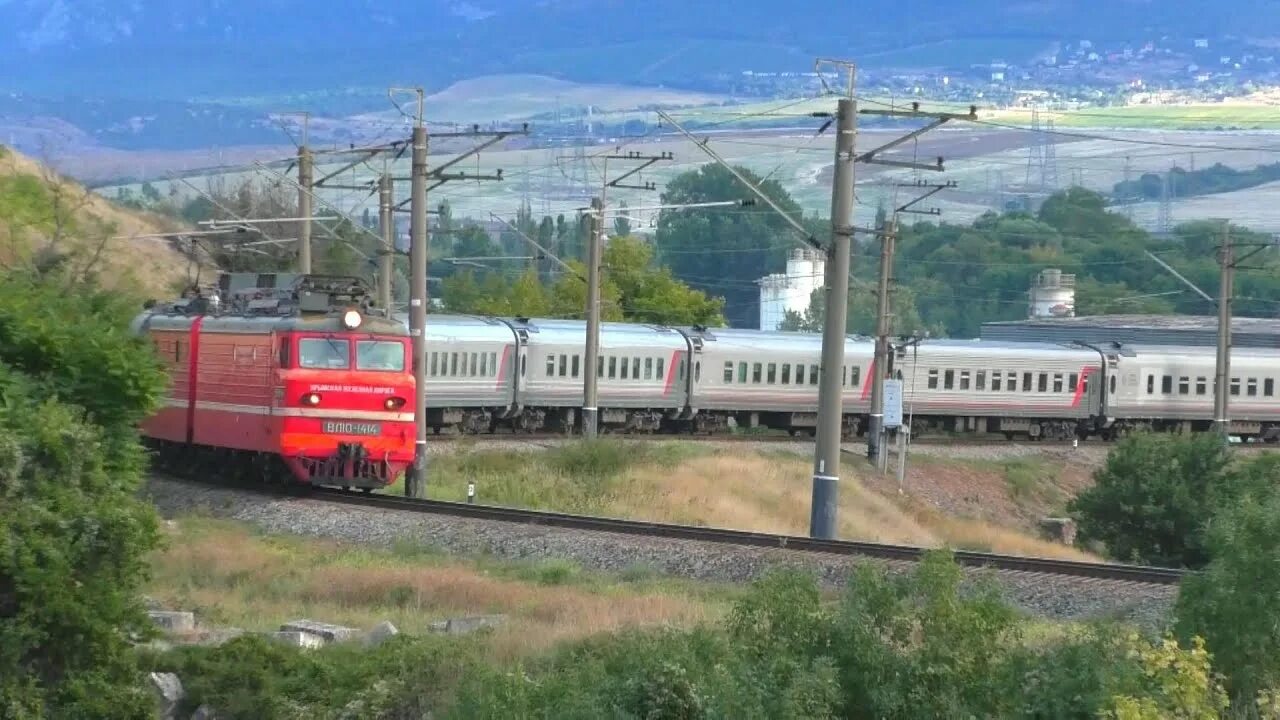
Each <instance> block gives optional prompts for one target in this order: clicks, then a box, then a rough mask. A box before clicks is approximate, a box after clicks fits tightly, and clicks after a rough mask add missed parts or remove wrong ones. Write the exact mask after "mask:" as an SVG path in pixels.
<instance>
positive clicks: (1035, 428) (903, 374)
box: [894, 340, 1104, 439]
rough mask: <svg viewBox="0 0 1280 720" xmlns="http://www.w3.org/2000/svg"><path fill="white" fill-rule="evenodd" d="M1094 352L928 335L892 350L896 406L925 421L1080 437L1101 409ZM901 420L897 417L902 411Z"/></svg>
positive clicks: (965, 428)
mask: <svg viewBox="0 0 1280 720" xmlns="http://www.w3.org/2000/svg"><path fill="white" fill-rule="evenodd" d="M1101 366H1102V357H1101V356H1100V355H1099V353H1098V352H1096V351H1094V350H1089V349H1085V348H1079V347H1073V346H1065V345H1057V344H1050V343H1008V342H989V341H980V340H934V341H926V342H923V343H920V345H919V347H918V349H916V348H910V349H905V350H903V351H901V352H900V355H899V358H898V359H897V364H896V370H895V373H894V374H895V377H899V378H900V379H902V381H903V393H902V394H903V411H904V415H905V414H906V413H907V410H908V408H909V409H910V412H911V414H912V415H913V416H914V419H915V421H916V422H915V424H916V425H917V427H915V428H913V429H914V430H916V431H917V432H919V431H921V430H923V429H925V428H928V427H933V428H935V429H941V430H949V431H958V432H993V433H997V432H998V433H1004V434H1005V435H1007V436H1010V437H1012V436H1014V435H1027V436H1029V437H1032V438H1039V437H1048V438H1059V439H1064V438H1069V437H1073V436H1086V435H1088V434H1089V432H1091V430H1092V429H1093V427H1094V422H1093V421H1094V419H1095V418H1097V417H1098V416H1099V415H1100V414H1101V408H1102V398H1103V392H1104V391H1103V383H1101V382H1091V378H1094V377H1096V376H1097V375H1098V373H1099V369H1100V368H1101ZM904 420H905V418H904Z"/></svg>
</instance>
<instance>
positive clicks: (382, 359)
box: [356, 340, 404, 372]
mask: <svg viewBox="0 0 1280 720" xmlns="http://www.w3.org/2000/svg"><path fill="white" fill-rule="evenodd" d="M356 369H357V370H383V371H386V372H404V345H402V344H401V343H398V342H395V341H392V340H360V341H358V342H357V343H356Z"/></svg>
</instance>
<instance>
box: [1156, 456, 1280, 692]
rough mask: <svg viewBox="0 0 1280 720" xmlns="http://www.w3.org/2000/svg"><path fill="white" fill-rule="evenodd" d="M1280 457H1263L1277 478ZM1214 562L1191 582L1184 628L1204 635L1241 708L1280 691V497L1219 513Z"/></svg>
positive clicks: (1184, 632)
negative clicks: (1264, 692)
mask: <svg viewBox="0 0 1280 720" xmlns="http://www.w3.org/2000/svg"><path fill="white" fill-rule="evenodd" d="M1277 459H1278V458H1277V457H1276V456H1271V457H1267V458H1265V459H1263V458H1259V459H1256V460H1254V461H1253V462H1252V463H1251V464H1255V465H1259V466H1261V465H1265V466H1266V467H1265V469H1264V470H1262V472H1266V473H1268V474H1270V476H1271V478H1272V480H1274V479H1276V477H1277V476H1276V474H1275V472H1274V471H1275V468H1276V467H1277ZM1206 545H1207V551H1208V555H1209V557H1210V561H1209V564H1208V565H1207V566H1206V567H1205V569H1204V571H1203V573H1202V574H1198V575H1195V576H1191V577H1188V578H1186V579H1185V580H1183V582H1182V586H1181V588H1180V589H1179V594H1178V601H1177V606H1176V615H1177V629H1178V632H1179V634H1180V635H1181V636H1182V637H1184V638H1186V637H1191V636H1194V635H1199V636H1202V637H1204V639H1205V642H1206V643H1207V645H1208V649H1209V651H1210V652H1211V653H1213V660H1214V664H1215V666H1216V667H1217V669H1218V670H1219V671H1220V672H1222V673H1223V674H1224V675H1225V676H1226V678H1227V681H1228V687H1229V688H1230V690H1231V694H1232V697H1233V699H1235V700H1236V704H1238V705H1239V704H1248V702H1249V701H1250V700H1252V699H1253V698H1254V697H1255V696H1256V695H1257V694H1258V693H1259V692H1260V691H1262V690H1267V689H1275V688H1280V573H1277V572H1276V570H1275V568H1276V567H1277V564H1278V563H1280V496H1277V495H1276V494H1275V493H1271V494H1269V495H1267V496H1259V495H1258V494H1256V493H1255V494H1249V495H1245V496H1243V497H1241V498H1239V499H1237V500H1236V502H1235V503H1233V504H1232V505H1231V506H1229V507H1227V508H1225V509H1224V510H1222V511H1221V512H1220V513H1218V514H1217V515H1215V516H1214V518H1213V522H1212V523H1210V525H1209V528H1208V533H1207V538H1206Z"/></svg>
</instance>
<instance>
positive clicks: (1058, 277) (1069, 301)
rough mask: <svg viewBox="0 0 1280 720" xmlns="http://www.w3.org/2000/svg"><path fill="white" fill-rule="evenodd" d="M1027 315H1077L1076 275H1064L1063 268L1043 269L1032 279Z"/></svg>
mask: <svg viewBox="0 0 1280 720" xmlns="http://www.w3.org/2000/svg"><path fill="white" fill-rule="evenodd" d="M1027 295H1028V296H1029V297H1030V300H1031V302H1030V304H1029V307H1028V312H1027V317H1029V318H1045V317H1075V314H1076V276H1075V275H1063V274H1062V271H1061V270H1058V269H1055V268H1050V269H1047V270H1042V271H1041V272H1040V274H1039V275H1037V276H1035V278H1033V279H1032V281H1031V290H1030V292H1028V293H1027Z"/></svg>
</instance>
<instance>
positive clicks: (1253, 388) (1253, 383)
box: [1247, 378, 1258, 397]
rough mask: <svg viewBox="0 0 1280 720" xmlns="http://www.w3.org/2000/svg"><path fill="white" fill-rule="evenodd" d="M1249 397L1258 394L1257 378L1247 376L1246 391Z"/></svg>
mask: <svg viewBox="0 0 1280 720" xmlns="http://www.w3.org/2000/svg"><path fill="white" fill-rule="evenodd" d="M1247 394H1248V395H1249V397H1256V396H1257V394H1258V378H1249V385H1248V393H1247Z"/></svg>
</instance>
